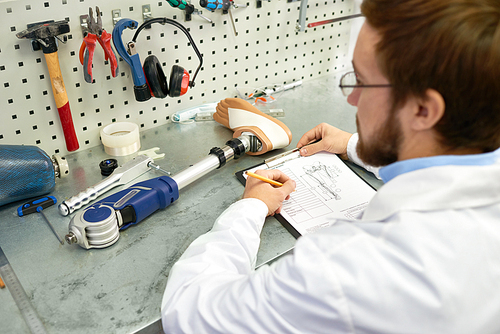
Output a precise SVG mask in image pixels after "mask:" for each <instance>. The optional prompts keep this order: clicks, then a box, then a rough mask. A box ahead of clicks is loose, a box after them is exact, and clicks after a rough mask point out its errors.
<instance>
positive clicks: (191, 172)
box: [172, 154, 220, 190]
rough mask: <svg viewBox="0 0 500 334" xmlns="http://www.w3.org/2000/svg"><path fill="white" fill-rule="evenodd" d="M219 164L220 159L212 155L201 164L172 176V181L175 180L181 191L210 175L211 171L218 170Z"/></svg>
mask: <svg viewBox="0 0 500 334" xmlns="http://www.w3.org/2000/svg"><path fill="white" fill-rule="evenodd" d="M219 164H220V162H219V158H217V157H216V156H215V155H213V154H210V155H209V156H208V157H206V158H205V159H203V160H201V161H200V162H198V163H196V164H194V165H192V166H190V167H188V168H186V169H184V170H183V171H182V172H180V173H178V174H175V175H174V176H172V179H174V181H175V183H177V186H178V187H179V190H181V189H182V188H184V187H185V186H187V185H188V184H190V183H192V182H193V181H196V180H198V179H199V178H200V177H202V176H204V175H206V174H208V173H209V172H210V171H212V170H214V169H217V168H218V167H219Z"/></svg>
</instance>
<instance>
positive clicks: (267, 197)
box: [243, 169, 295, 216]
mask: <svg viewBox="0 0 500 334" xmlns="http://www.w3.org/2000/svg"><path fill="white" fill-rule="evenodd" d="M255 173H256V174H259V175H262V176H265V177H267V178H268V179H271V180H274V181H278V182H280V183H283V186H281V187H275V186H272V185H270V184H269V183H267V182H264V181H261V180H258V179H255V178H253V177H248V178H247V182H246V186H245V191H244V193H243V198H257V199H260V200H261V201H262V202H264V203H265V204H266V205H267V209H268V212H267V215H268V216H273V215H274V214H275V213H280V212H281V207H282V205H283V201H284V200H287V199H289V198H290V193H292V192H293V191H294V190H295V181H294V180H292V179H291V178H289V177H288V176H286V175H285V174H284V173H283V172H281V171H279V170H277V169H272V170H257V171H256V172H255Z"/></svg>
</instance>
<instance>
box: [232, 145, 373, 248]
mask: <svg viewBox="0 0 500 334" xmlns="http://www.w3.org/2000/svg"><path fill="white" fill-rule="evenodd" d="M301 168H302V170H301ZM256 169H281V170H282V171H283V172H284V173H285V174H287V175H289V176H290V177H292V178H293V179H294V180H295V182H296V183H297V191H296V192H295V193H293V194H292V195H291V198H290V200H288V201H285V202H284V204H283V210H282V213H280V214H276V215H274V217H275V218H276V219H277V220H278V221H279V222H280V223H281V225H283V227H284V228H285V229H286V230H287V231H288V232H289V233H290V234H291V235H293V236H294V237H295V238H299V237H300V236H302V235H304V234H308V233H313V232H316V231H318V230H321V228H324V227H328V226H331V225H333V224H334V223H335V222H336V221H338V220H339V219H342V220H356V219H359V216H360V215H361V214H362V211H363V209H364V207H366V205H368V202H369V201H370V200H371V198H372V197H373V196H374V195H375V193H376V189H375V188H374V187H373V186H372V185H370V184H369V183H368V182H367V181H366V180H364V179H363V178H361V177H360V176H359V175H358V174H357V173H356V172H355V171H354V170H353V169H352V168H351V167H350V166H349V165H348V164H347V163H346V162H345V161H344V160H342V159H340V157H338V156H337V155H336V154H332V153H317V154H315V155H312V156H309V157H302V156H301V155H300V153H299V149H293V150H291V151H288V152H285V153H282V154H279V155H276V156H274V157H271V158H269V159H266V160H264V161H263V162H262V163H261V164H257V165H254V166H252V167H249V168H246V169H244V170H241V171H238V172H236V173H235V176H236V178H237V179H238V181H240V182H241V184H243V185H245V184H246V176H245V172H246V171H247V170H249V171H254V170H256ZM351 186H352V187H354V188H355V189H356V190H355V191H354V192H352V191H349V190H350V189H349V188H350V187H351ZM343 202H345V203H343ZM309 216H310V217H309Z"/></svg>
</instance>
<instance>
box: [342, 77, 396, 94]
mask: <svg viewBox="0 0 500 334" xmlns="http://www.w3.org/2000/svg"><path fill="white" fill-rule="evenodd" d="M339 87H340V90H342V94H344V96H349V95H351V93H352V92H353V91H354V88H371V87H392V85H391V84H385V85H363V84H360V83H359V81H358V76H357V74H356V72H354V71H351V72H347V73H346V74H344V75H343V76H342V77H341V78H340V84H339Z"/></svg>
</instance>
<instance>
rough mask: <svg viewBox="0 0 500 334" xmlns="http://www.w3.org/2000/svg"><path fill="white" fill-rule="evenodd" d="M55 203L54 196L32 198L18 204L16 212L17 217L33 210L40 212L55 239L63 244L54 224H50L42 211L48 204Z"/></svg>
mask: <svg viewBox="0 0 500 334" xmlns="http://www.w3.org/2000/svg"><path fill="white" fill-rule="evenodd" d="M56 203H57V200H56V198H55V197H54V196H46V197H42V198H39V199H36V200H33V201H31V202H28V203H26V204H23V205H22V206H20V207H19V208H18V209H17V214H18V215H19V217H22V216H26V215H29V214H31V213H35V212H39V213H41V214H42V216H43V219H45V221H46V222H47V224H48V225H49V227H50V229H51V230H52V232H54V234H55V235H56V237H57V240H59V242H60V243H61V245H64V241H63V240H62V239H61V237H59V235H58V234H57V232H56V230H55V229H54V226H52V224H51V223H50V221H49V220H48V219H47V217H46V216H45V214H44V213H43V209H45V208H48V207H49V206H52V205H54V204H56Z"/></svg>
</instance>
